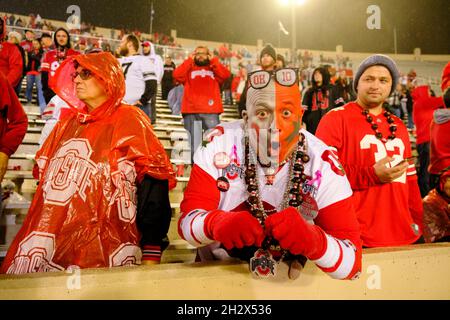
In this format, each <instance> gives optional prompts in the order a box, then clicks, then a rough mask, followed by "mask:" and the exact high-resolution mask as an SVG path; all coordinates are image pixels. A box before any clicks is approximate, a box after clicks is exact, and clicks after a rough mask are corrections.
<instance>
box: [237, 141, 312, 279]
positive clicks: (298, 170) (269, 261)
mask: <svg viewBox="0 0 450 320" xmlns="http://www.w3.org/2000/svg"><path fill="white" fill-rule="evenodd" d="M244 139H245V141H244V144H245V159H246V161H247V165H246V169H245V183H246V185H247V192H248V199H247V203H248V205H249V206H250V212H251V214H252V215H253V216H254V217H255V218H256V219H258V221H259V223H260V224H261V226H262V227H263V228H264V227H265V225H264V221H265V220H266V218H267V214H271V213H274V212H277V211H281V210H283V209H286V208H287V207H289V206H291V207H295V208H298V207H299V206H300V205H301V204H302V202H303V196H302V193H301V192H300V188H301V186H303V184H304V183H305V182H306V178H307V177H306V175H305V173H304V170H305V167H304V164H306V163H307V162H309V160H310V158H309V156H308V154H307V145H306V139H305V135H304V134H303V133H300V139H299V142H298V144H297V151H296V152H295V156H294V153H293V154H291V156H290V157H289V158H288V159H289V160H288V161H289V163H290V166H289V181H288V183H287V185H286V189H285V192H284V196H283V200H282V202H281V204H280V206H279V208H277V209H272V210H265V209H264V205H263V203H262V200H261V197H260V194H261V190H260V187H259V175H258V170H257V168H256V163H257V157H256V155H255V153H254V150H253V149H252V148H250V145H249V141H248V136H245V138H244ZM271 244H272V245H271ZM272 246H273V239H271V238H269V237H267V238H266V239H264V241H263V243H262V246H261V248H260V249H259V250H257V251H256V252H255V255H254V257H253V258H252V259H251V260H250V269H251V271H252V272H253V273H255V274H256V275H258V276H268V275H269V273H268V272H267V270H270V271H271V273H272V275H275V267H276V265H277V263H276V262H275V260H274V259H273V258H272V255H271V253H270V252H269V251H268V249H269V248H270V247H272ZM278 247H279V246H278ZM286 254H287V250H283V253H282V256H281V258H280V260H279V262H281V261H282V259H283V258H284V256H285V255H286ZM279 262H278V263H279ZM261 265H262V266H264V267H261Z"/></svg>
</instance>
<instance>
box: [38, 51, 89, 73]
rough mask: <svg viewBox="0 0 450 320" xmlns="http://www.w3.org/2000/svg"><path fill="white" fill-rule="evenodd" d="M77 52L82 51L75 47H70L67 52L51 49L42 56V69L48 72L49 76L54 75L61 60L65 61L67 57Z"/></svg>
mask: <svg viewBox="0 0 450 320" xmlns="http://www.w3.org/2000/svg"><path fill="white" fill-rule="evenodd" d="M77 54H80V53H79V52H78V51H76V50H73V49H68V50H67V51H66V52H65V53H64V52H63V51H60V50H57V49H54V50H50V51H48V52H47V53H46V54H45V55H44V57H43V58H42V63H41V71H44V72H48V73H49V78H50V77H53V76H54V75H55V71H56V69H58V68H59V65H60V64H61V62H63V61H64V60H65V59H66V58H67V57H69V56H74V55H77Z"/></svg>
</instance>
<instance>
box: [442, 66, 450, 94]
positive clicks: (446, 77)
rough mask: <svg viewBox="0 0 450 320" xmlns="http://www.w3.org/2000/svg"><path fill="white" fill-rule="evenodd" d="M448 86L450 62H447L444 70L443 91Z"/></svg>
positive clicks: (449, 84)
mask: <svg viewBox="0 0 450 320" xmlns="http://www.w3.org/2000/svg"><path fill="white" fill-rule="evenodd" d="M448 87H450V62H449V63H447V65H446V66H445V68H444V70H442V83H441V89H442V91H445V89H447V88H448Z"/></svg>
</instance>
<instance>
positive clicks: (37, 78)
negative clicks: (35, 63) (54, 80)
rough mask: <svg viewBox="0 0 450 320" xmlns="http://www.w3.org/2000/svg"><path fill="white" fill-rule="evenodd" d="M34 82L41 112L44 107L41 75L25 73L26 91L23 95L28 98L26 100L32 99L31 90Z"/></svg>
mask: <svg viewBox="0 0 450 320" xmlns="http://www.w3.org/2000/svg"><path fill="white" fill-rule="evenodd" d="M35 83H36V89H37V96H38V102H39V107H40V108H41V114H42V113H43V112H44V109H45V107H46V104H45V99H44V94H43V92H42V82H41V75H40V74H38V75H34V74H29V75H27V91H26V93H25V96H26V98H27V100H28V102H31V100H32V98H33V97H32V92H33V85H34V84H35Z"/></svg>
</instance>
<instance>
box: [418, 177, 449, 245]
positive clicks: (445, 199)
mask: <svg viewBox="0 0 450 320" xmlns="http://www.w3.org/2000/svg"><path fill="white" fill-rule="evenodd" d="M423 224H424V228H423V235H424V238H425V242H450V169H447V170H446V171H444V172H443V173H442V174H441V175H440V176H439V181H438V184H437V186H436V188H434V189H433V190H431V191H430V193H428V195H427V196H426V197H425V198H424V199H423Z"/></svg>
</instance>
